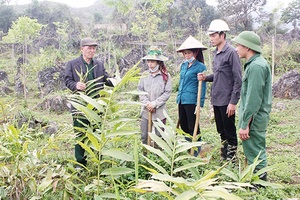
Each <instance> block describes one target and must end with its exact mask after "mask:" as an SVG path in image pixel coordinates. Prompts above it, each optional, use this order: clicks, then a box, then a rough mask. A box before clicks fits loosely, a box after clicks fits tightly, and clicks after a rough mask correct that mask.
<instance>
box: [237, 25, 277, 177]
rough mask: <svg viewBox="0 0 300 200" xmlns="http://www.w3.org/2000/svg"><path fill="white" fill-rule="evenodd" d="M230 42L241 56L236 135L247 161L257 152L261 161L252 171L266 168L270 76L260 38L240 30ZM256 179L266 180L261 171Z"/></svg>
mask: <svg viewBox="0 0 300 200" xmlns="http://www.w3.org/2000/svg"><path fill="white" fill-rule="evenodd" d="M234 42H236V43H237V52H238V55H239V57H240V58H245V59H246V63H245V65H244V71H245V72H244V76H243V83H242V91H241V101H240V106H239V110H238V115H239V128H240V129H239V138H240V139H241V140H242V144H243V149H244V153H245V156H246V158H247V162H248V164H249V165H250V164H252V163H253V161H254V159H255V158H256V157H257V156H258V155H259V160H260V161H261V162H260V163H259V164H258V165H257V166H256V169H255V171H258V170H260V169H261V168H264V167H266V165H267V156H266V131H267V126H268V122H269V114H270V111H271V105H272V77H271V72H270V66H269V64H268V63H267V61H266V60H265V59H264V58H263V57H262V56H261V52H262V50H261V47H260V46H261V41H260V38H259V36H258V35H257V34H255V33H254V32H252V31H244V32H242V33H240V34H239V35H238V36H237V37H236V38H234ZM260 179H262V180H267V174H266V173H263V174H262V175H261V176H260Z"/></svg>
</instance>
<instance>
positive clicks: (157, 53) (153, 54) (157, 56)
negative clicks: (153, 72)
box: [142, 46, 168, 61]
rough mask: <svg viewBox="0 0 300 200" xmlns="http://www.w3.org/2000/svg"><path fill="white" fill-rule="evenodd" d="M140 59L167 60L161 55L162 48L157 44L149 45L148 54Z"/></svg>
mask: <svg viewBox="0 0 300 200" xmlns="http://www.w3.org/2000/svg"><path fill="white" fill-rule="evenodd" d="M142 60H158V61H167V60H168V58H167V57H165V56H163V55H162V50H161V48H159V47H158V46H151V47H149V49H148V54H147V55H146V56H145V57H143V58H142Z"/></svg>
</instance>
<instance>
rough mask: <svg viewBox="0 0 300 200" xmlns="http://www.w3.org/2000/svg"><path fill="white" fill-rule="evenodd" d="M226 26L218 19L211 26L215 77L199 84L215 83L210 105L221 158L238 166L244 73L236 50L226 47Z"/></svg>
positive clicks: (227, 29)
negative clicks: (239, 106) (238, 123)
mask: <svg viewBox="0 0 300 200" xmlns="http://www.w3.org/2000/svg"><path fill="white" fill-rule="evenodd" d="M227 31H229V27H228V25H227V23H226V22H225V21H223V20H220V19H216V20H213V21H212V22H211V23H210V26H209V28H208V34H209V37H210V42H211V44H212V46H215V47H216V49H215V51H214V59H213V74H209V75H205V74H198V78H199V80H203V81H207V82H212V87H211V104H212V105H213V109H214V115H215V121H216V127H217V131H218V133H219V134H220V136H221V142H222V147H221V157H222V159H223V160H230V161H232V162H235V160H236V152H237V134H236V126H235V111H236V105H237V103H238V101H239V99H240V90H241V85H242V70H241V63H240V60H239V57H238V55H237V53H236V50H235V49H234V48H233V47H232V46H231V45H229V44H228V43H227V41H226V32H227Z"/></svg>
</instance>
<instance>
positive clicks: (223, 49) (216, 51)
mask: <svg viewBox="0 0 300 200" xmlns="http://www.w3.org/2000/svg"><path fill="white" fill-rule="evenodd" d="M228 48H229V44H228V42H225V45H224V47H223V48H222V50H221V51H219V52H218V47H216V49H215V53H216V54H219V53H221V52H225V51H226V50H227V49H228Z"/></svg>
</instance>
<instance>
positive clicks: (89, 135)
mask: <svg viewBox="0 0 300 200" xmlns="http://www.w3.org/2000/svg"><path fill="white" fill-rule="evenodd" d="M86 135H87V137H88V138H89V140H90V141H91V142H92V144H93V146H94V148H95V149H96V150H97V151H100V144H99V142H98V139H97V138H96V137H95V136H94V135H93V134H92V133H89V132H88V131H87V132H86Z"/></svg>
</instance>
